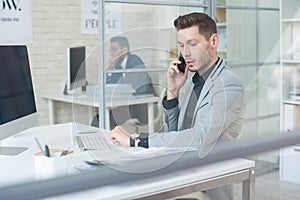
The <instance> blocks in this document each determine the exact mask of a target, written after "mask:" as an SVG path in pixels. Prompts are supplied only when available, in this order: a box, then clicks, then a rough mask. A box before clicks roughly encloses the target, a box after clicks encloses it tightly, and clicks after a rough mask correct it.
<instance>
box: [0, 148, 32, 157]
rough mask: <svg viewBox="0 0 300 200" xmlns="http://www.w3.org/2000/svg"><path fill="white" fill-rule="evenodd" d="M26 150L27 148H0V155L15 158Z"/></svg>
mask: <svg viewBox="0 0 300 200" xmlns="http://www.w3.org/2000/svg"><path fill="white" fill-rule="evenodd" d="M27 149H28V148H27V147H0V155H5V156H16V155H18V154H20V153H22V152H24V151H26V150H27Z"/></svg>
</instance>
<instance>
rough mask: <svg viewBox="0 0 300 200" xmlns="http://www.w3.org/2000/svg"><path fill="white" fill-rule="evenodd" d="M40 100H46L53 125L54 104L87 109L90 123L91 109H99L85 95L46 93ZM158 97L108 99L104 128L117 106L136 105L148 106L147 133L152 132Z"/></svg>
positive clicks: (92, 114)
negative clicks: (110, 113)
mask: <svg viewBox="0 0 300 200" xmlns="http://www.w3.org/2000/svg"><path fill="white" fill-rule="evenodd" d="M40 97H41V98H43V99H46V100H47V101H48V108H49V123H50V124H55V118H54V116H55V107H54V102H55V101H57V102H63V103H70V104H77V105H82V106H87V107H88V112H89V121H90V122H91V121H92V119H93V117H94V113H93V107H97V108H99V102H97V101H93V100H92V99H89V98H88V97H87V96H86V95H85V94H79V95H64V94H62V92H59V91H47V92H45V93H43V94H41V95H40ZM159 100H160V99H159V97H157V96H150V97H149V96H145V97H138V98H134V97H131V98H128V97H120V98H115V99H108V100H106V102H105V107H106V109H105V111H106V112H105V127H106V128H109V127H110V121H109V119H110V118H109V111H110V110H111V109H112V108H114V107H118V106H127V105H138V104H148V131H149V133H153V132H154V123H153V122H154V106H153V105H154V104H155V103H157V102H158V101H159Z"/></svg>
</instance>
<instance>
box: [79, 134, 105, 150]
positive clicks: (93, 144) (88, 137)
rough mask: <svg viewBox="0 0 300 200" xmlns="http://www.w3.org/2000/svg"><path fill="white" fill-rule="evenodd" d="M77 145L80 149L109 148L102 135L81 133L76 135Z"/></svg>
mask: <svg viewBox="0 0 300 200" xmlns="http://www.w3.org/2000/svg"><path fill="white" fill-rule="evenodd" d="M76 141H77V145H78V147H79V149H80V150H82V151H84V150H110V149H111V148H110V146H109V144H108V143H107V141H106V140H105V139H104V138H103V136H102V135H100V134H97V133H94V134H82V135H76Z"/></svg>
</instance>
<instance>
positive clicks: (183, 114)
mask: <svg viewBox="0 0 300 200" xmlns="http://www.w3.org/2000/svg"><path fill="white" fill-rule="evenodd" d="M174 26H175V27H176V29H177V31H178V37H177V40H178V41H177V42H178V45H179V47H180V52H181V54H182V56H183V57H184V59H185V62H186V68H185V71H184V73H182V72H180V71H179V69H178V68H177V66H176V64H180V63H181V61H179V60H174V61H173V62H172V63H171V64H170V66H169V68H168V72H167V85H168V86H167V95H166V97H165V98H164V100H163V106H164V111H165V130H166V132H164V133H156V134H151V135H150V136H147V134H140V135H139V136H137V137H131V136H130V134H129V133H127V132H126V131H125V130H124V129H123V128H122V127H120V126H119V127H116V128H115V129H113V130H112V131H111V133H110V135H109V139H110V140H111V141H112V142H114V143H120V144H122V145H124V146H127V147H132V146H142V147H162V146H163V147H183V148H190V147H194V148H197V150H198V152H199V158H203V157H205V156H206V155H207V154H208V153H209V152H211V151H212V150H213V148H214V147H215V146H216V144H218V143H221V142H225V141H232V140H234V139H236V138H238V136H239V135H240V132H241V126H242V119H243V113H244V107H245V104H244V90H243V86H242V84H241V82H240V80H239V79H238V77H237V76H236V75H235V74H234V73H233V72H232V71H231V70H230V69H228V68H227V67H226V65H225V62H224V60H223V59H222V58H220V57H218V55H217V46H218V43H219V37H218V34H217V28H216V23H215V22H214V20H213V19H212V18H210V17H209V16H208V15H206V14H204V13H190V14H186V15H183V16H179V17H178V18H177V19H176V20H175V21H174ZM188 71H189V72H191V73H193V76H192V78H191V79H188ZM183 86H184V87H183ZM183 88H184V92H185V94H184V96H183V98H180V95H179V94H180V90H181V89H183ZM180 99H182V100H180ZM207 193H208V194H209V196H210V197H211V199H223V200H224V199H232V191H231V190H230V187H226V188H224V187H223V188H217V189H214V190H209V191H207Z"/></svg>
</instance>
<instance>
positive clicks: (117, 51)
mask: <svg viewBox="0 0 300 200" xmlns="http://www.w3.org/2000/svg"><path fill="white" fill-rule="evenodd" d="M126 49H127V48H126V47H123V48H122V47H121V46H120V45H119V43H117V42H111V43H110V56H111V57H112V58H114V59H119V60H122V59H123V57H125V54H126V53H127V52H126Z"/></svg>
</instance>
